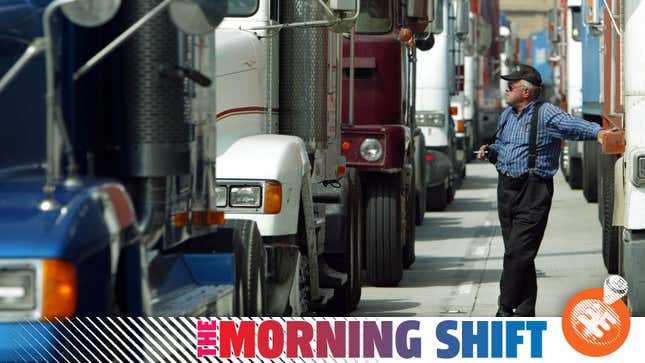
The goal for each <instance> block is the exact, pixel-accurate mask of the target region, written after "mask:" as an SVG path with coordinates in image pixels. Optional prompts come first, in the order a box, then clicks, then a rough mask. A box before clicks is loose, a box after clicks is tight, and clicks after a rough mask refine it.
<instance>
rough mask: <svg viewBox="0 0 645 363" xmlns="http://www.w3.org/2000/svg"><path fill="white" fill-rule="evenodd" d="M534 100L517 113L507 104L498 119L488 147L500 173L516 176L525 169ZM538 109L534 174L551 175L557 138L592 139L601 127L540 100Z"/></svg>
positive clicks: (557, 150)
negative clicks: (540, 104) (495, 159)
mask: <svg viewBox="0 0 645 363" xmlns="http://www.w3.org/2000/svg"><path fill="white" fill-rule="evenodd" d="M536 102H537V101H532V102H531V103H529V104H528V106H526V107H525V108H524V109H523V110H522V112H520V113H519V114H518V113H517V111H515V109H513V107H508V108H506V110H504V112H502V115H501V116H500V118H499V126H498V128H497V133H496V140H495V143H494V144H492V145H491V148H492V149H493V151H492V154H493V157H497V164H496V166H497V170H498V171H499V172H500V173H502V174H509V175H511V176H513V177H519V176H523V175H525V174H528V172H529V170H528V159H529V135H530V129H531V117H532V116H533V111H534V109H535V104H536ZM539 112H540V113H539V115H538V133H537V160H536V162H535V170H534V173H535V175H538V176H540V177H543V178H552V177H553V176H554V175H555V173H556V172H557V171H558V162H559V159H560V141H561V140H562V139H567V140H593V139H595V138H596V136H597V135H598V131H600V130H601V129H602V127H600V125H598V124H595V123H592V122H589V121H585V120H582V119H579V118H576V117H573V116H571V115H569V114H568V113H566V112H564V111H562V110H561V109H560V108H559V107H556V106H553V105H552V104H550V103H544V104H543V105H542V107H540V110H539Z"/></svg>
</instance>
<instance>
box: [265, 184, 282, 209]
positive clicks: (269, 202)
mask: <svg viewBox="0 0 645 363" xmlns="http://www.w3.org/2000/svg"><path fill="white" fill-rule="evenodd" d="M281 210H282V184H280V183H278V182H267V183H266V184H265V186H264V213H266V214H278V213H280V211H281Z"/></svg>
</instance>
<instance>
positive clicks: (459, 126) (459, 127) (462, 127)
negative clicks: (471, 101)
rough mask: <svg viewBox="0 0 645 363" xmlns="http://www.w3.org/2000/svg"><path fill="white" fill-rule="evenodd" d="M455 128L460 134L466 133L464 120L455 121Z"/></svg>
mask: <svg viewBox="0 0 645 363" xmlns="http://www.w3.org/2000/svg"><path fill="white" fill-rule="evenodd" d="M455 128H456V129H457V132H460V133H464V132H466V125H465V124H464V120H457V124H456V125H455Z"/></svg>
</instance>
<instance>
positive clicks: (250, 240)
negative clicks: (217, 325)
mask: <svg viewBox="0 0 645 363" xmlns="http://www.w3.org/2000/svg"><path fill="white" fill-rule="evenodd" d="M226 225H227V226H231V227H234V228H235V229H237V230H238V232H239V234H240V239H241V240H242V245H243V248H244V251H243V254H242V268H241V271H242V278H241V282H242V289H241V294H240V295H239V296H240V297H241V303H240V310H239V311H240V315H241V316H262V313H263V308H264V305H265V299H266V290H265V276H264V275H265V268H264V264H265V260H266V257H265V251H264V246H263V243H262V236H261V235H260V231H259V230H258V227H257V225H256V224H255V221H252V220H246V219H232V220H228V221H226Z"/></svg>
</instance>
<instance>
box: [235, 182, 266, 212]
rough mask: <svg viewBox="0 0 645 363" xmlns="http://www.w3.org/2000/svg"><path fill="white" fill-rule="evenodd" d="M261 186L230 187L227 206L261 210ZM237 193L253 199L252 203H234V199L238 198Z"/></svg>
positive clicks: (262, 193) (262, 192)
mask: <svg viewBox="0 0 645 363" xmlns="http://www.w3.org/2000/svg"><path fill="white" fill-rule="evenodd" d="M263 189H264V188H263V186H262V185H230V186H229V187H228V205H229V206H230V207H231V208H253V209H256V208H261V207H262V204H263V200H262V199H263V195H264V191H263ZM239 193H245V195H244V196H246V197H248V196H251V197H253V198H254V202H253V203H245V202H240V201H237V200H236V201H234V198H240V197H244V196H240V195H239Z"/></svg>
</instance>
